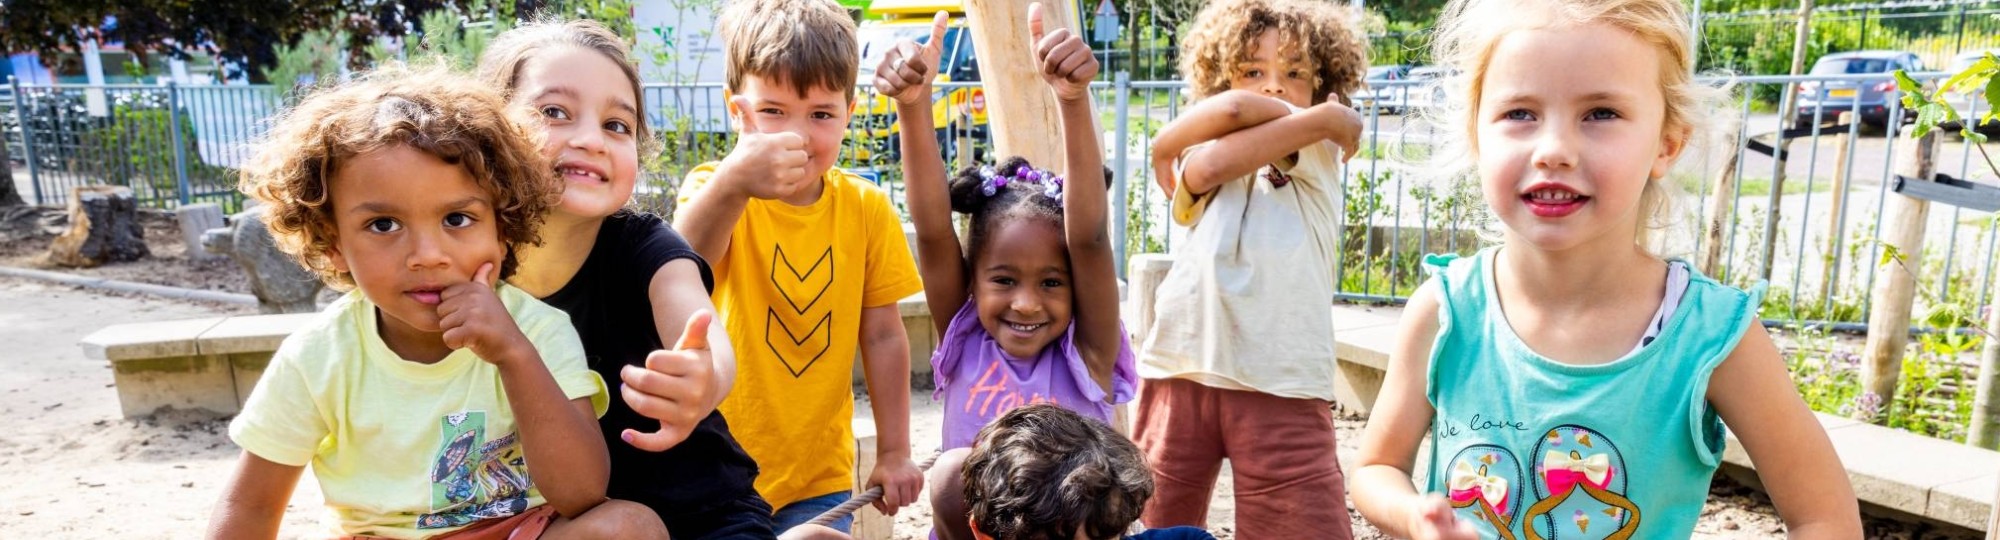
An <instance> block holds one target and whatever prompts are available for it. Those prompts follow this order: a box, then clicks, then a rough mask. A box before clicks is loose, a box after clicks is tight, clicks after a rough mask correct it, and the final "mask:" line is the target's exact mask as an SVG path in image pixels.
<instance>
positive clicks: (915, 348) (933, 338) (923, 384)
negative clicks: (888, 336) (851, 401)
mask: <svg viewBox="0 0 2000 540" xmlns="http://www.w3.org/2000/svg"><path fill="white" fill-rule="evenodd" d="M896 311H897V312H899V313H901V314H902V316H903V334H904V336H905V337H906V338H907V339H908V340H909V343H910V387H911V388H914V389H918V390H929V389H930V388H931V387H932V384H931V353H933V352H935V351H936V350H937V343H938V335H937V329H936V327H934V326H932V323H931V306H930V304H927V303H925V300H924V293H917V294H912V295H910V296H908V297H905V298H903V299H902V300H899V301H897V302H896ZM854 387H855V388H867V387H868V364H867V362H866V361H864V360H863V358H862V354H861V350H860V349H858V348H857V349H855V351H854Z"/></svg>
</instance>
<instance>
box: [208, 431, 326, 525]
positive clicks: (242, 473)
mask: <svg viewBox="0 0 2000 540" xmlns="http://www.w3.org/2000/svg"><path fill="white" fill-rule="evenodd" d="M305 470H306V468H305V467H293V466H291V465H284V464H280V463H277V462H273V461H271V460H267V459H264V458H260V457H257V455H256V454H252V453H250V452H248V451H245V452H243V454H242V456H241V457H238V458H237V459H236V475H235V476H234V477H232V478H230V480H229V486H228V487H225V488H223V491H222V500H220V501H217V502H216V503H215V510H214V511H213V513H212V514H211V515H210V516H209V518H208V537H209V538H211V539H223V538H229V539H237V538H277V537H278V524H280V523H283V522H284V520H285V505H286V503H288V502H290V501H291V499H292V488H295V487H298V483H299V476H300V475H302V474H304V473H305Z"/></svg>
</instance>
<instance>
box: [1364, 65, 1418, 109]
mask: <svg viewBox="0 0 2000 540" xmlns="http://www.w3.org/2000/svg"><path fill="white" fill-rule="evenodd" d="M1409 75H1410V66H1406V65H1403V64H1391V65H1386V66H1370V67H1369V68H1368V75H1367V77H1365V78H1364V81H1365V82H1367V83H1368V87H1367V89H1364V90H1362V91H1361V93H1360V94H1358V95H1356V96H1354V109H1355V110H1358V111H1364V112H1365V111H1367V110H1369V109H1375V110H1379V111H1382V113H1383V114H1403V109H1404V100H1405V98H1406V97H1408V96H1409V89H1410V88H1409V86H1408V85H1405V84H1399V83H1401V82H1402V81H1404V80H1407V79H1408V78H1409Z"/></svg>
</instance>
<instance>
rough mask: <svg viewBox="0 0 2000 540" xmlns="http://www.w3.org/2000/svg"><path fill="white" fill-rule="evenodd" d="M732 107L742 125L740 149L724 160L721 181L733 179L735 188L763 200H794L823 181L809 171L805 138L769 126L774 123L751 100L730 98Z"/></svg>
mask: <svg viewBox="0 0 2000 540" xmlns="http://www.w3.org/2000/svg"><path fill="white" fill-rule="evenodd" d="M729 104H730V108H732V109H735V112H736V114H737V121H739V122H741V123H742V132H741V133H739V134H738V135H737V138H736V148H735V149H733V150H730V151H729V156H728V157H725V158H723V159H722V165H720V167H719V169H720V171H718V173H717V174H716V177H717V178H724V179H733V180H734V183H733V185H731V186H729V187H730V188H731V189H735V190H737V191H738V192H740V193H742V194H743V195H746V196H750V197H755V198H759V199H783V198H785V197H790V196H792V194H793V193H797V192H798V191H799V189H800V188H803V187H805V186H806V185H808V184H807V182H812V181H817V180H819V179H818V178H812V177H811V176H812V175H811V174H809V173H807V172H806V169H807V162H808V161H809V156H808V155H807V154H806V138H805V136H803V135H799V134H798V133H793V132H790V131H784V130H782V129H779V126H772V125H769V124H770V122H772V121H773V120H772V119H769V118H762V116H763V113H760V112H758V111H757V110H755V109H753V108H752V107H753V105H754V103H753V102H752V101H750V98H748V97H745V96H733V97H730V98H729ZM766 129H770V130H771V131H766Z"/></svg>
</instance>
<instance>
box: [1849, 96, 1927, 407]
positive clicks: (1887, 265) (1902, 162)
mask: <svg viewBox="0 0 2000 540" xmlns="http://www.w3.org/2000/svg"><path fill="white" fill-rule="evenodd" d="M1937 139H1938V135H1937V132H1935V131H1933V132H1931V133H1929V134H1926V135H1924V136H1923V137H1921V138H1918V139H1917V140H1915V141H1912V142H1913V144H1910V145H1909V146H1908V148H1909V150H1908V153H1907V154H1905V155H1903V156H1899V157H1900V159H1898V160H1897V163H1896V165H1897V167H1896V172H1897V174H1901V175H1903V176H1909V177H1915V178H1930V176H1931V173H1932V172H1933V171H1935V170H1936V167H1937ZM1888 197H1889V200H1887V201H1885V202H1884V204H1885V206H1886V207H1887V208H1885V209H1884V210H1883V211H1882V212H1883V214H1882V230H1881V241H1882V244H1883V246H1882V249H1884V250H1894V251H1895V253H1894V255H1895V256H1893V257H1884V258H1883V259H1884V260H1878V261H1876V264H1877V265H1878V267H1877V268H1876V269H1875V275H1876V279H1875V290H1874V291H1873V292H1872V293H1871V300H1870V302H1869V305H1870V306H1871V307H1870V309H1869V311H1868V342H1867V343H1866V344H1865V345H1864V346H1863V347H1862V350H1861V389H1862V391H1864V392H1868V393H1873V394H1875V395H1876V396H1878V397H1880V398H1881V399H1882V401H1881V404H1882V410H1888V409H1889V407H1890V404H1891V403H1893V402H1894V401H1895V399H1896V383H1897V379H1898V378H1899V377H1900V376H1901V374H1902V368H1903V354H1904V349H1905V346H1906V345H1908V344H1909V340H1910V310H1911V307H1912V305H1913V304H1914V303H1915V300H1916V292H1917V283H1916V277H1917V276H1915V275H1914V274H1912V273H1911V270H1912V269H1915V268H1918V267H1921V265H1922V263H1923V260H1922V258H1923V252H1924V225H1925V219H1926V218H1927V217H1929V215H1930V202H1929V201H1925V200H1922V199H1917V198H1913V197H1908V196H1904V195H1901V194H1893V195H1889V196H1888ZM1875 420H1877V421H1880V420H1881V417H1877V418H1875Z"/></svg>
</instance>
